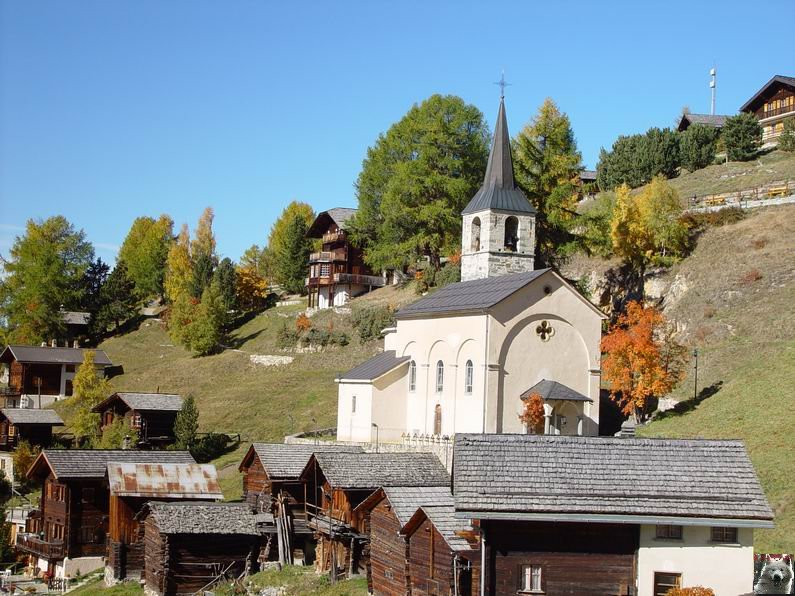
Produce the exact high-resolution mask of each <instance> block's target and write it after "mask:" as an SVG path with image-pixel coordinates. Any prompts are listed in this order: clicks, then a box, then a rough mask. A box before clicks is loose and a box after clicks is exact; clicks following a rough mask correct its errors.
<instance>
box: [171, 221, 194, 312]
mask: <svg viewBox="0 0 795 596" xmlns="http://www.w3.org/2000/svg"><path fill="white" fill-rule="evenodd" d="M192 280H193V263H192V261H191V258H190V232H189V231H188V224H182V229H181V230H180V232H179V236H177V239H176V240H175V241H174V242H173V243H172V244H171V248H170V249H169V251H168V259H167V261H166V283H165V285H166V296H167V297H168V299H169V301H170V302H171V303H172V304H173V303H175V302H176V301H177V299H178V298H179V297H180V295H181V294H183V293H187V292H189V291H190V284H191V281H192Z"/></svg>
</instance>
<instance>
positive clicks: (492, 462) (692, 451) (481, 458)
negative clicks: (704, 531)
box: [453, 434, 773, 520]
mask: <svg viewBox="0 0 795 596" xmlns="http://www.w3.org/2000/svg"><path fill="white" fill-rule="evenodd" d="M453 461H454V464H453V465H454V471H453V478H454V487H453V494H454V495H455V506H456V510H459V511H468V512H483V513H484V515H488V513H490V512H491V513H493V512H502V513H510V514H514V515H517V516H520V515H521V514H522V513H557V514H617V515H635V516H678V517H700V518H733V519H734V518H737V519H754V520H772V518H773V512H772V510H771V509H770V506H769V505H768V502H767V500H766V499H765V494H764V493H763V492H762V488H761V486H760V485H759V480H758V479H757V477H756V473H755V472H754V467H753V465H752V464H751V460H750V459H749V458H748V454H747V453H746V451H745V447H744V446H743V443H742V442H741V441H707V440H675V439H635V438H607V437H561V436H547V435H544V436H537V435H509V434H506V435H474V434H464V435H456V438H455V453H454V460H453Z"/></svg>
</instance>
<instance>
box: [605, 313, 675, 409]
mask: <svg viewBox="0 0 795 596" xmlns="http://www.w3.org/2000/svg"><path fill="white" fill-rule="evenodd" d="M602 352H603V353H604V357H603V358H602V380H603V381H604V382H605V383H606V384H607V387H608V389H609V391H610V398H611V399H612V400H613V401H615V402H616V403H617V404H618V405H619V406H620V407H621V409H622V412H623V413H624V414H626V415H631V416H633V417H634V419H635V422H637V423H641V422H645V421H646V420H647V419H648V417H649V415H650V414H651V400H652V399H653V398H658V397H662V396H664V395H666V394H667V393H669V392H671V391H672V390H673V389H674V388H675V387H676V386H677V385H678V384H679V382H680V381H681V380H682V378H683V377H684V368H685V364H686V358H687V350H686V349H685V348H684V347H683V346H681V345H679V344H678V343H677V342H676V341H675V340H674V339H673V336H672V332H671V329H670V326H669V325H668V323H667V321H666V320H665V317H664V316H663V314H662V313H661V312H660V311H659V310H657V309H656V308H654V307H653V306H644V305H642V304H641V303H639V302H636V301H631V302H629V303H628V304H627V309H626V312H625V313H623V314H621V315H620V316H619V318H618V320H617V321H616V323H615V324H614V325H613V326H612V327H611V329H610V331H609V333H608V334H607V335H606V336H604V337H603V338H602Z"/></svg>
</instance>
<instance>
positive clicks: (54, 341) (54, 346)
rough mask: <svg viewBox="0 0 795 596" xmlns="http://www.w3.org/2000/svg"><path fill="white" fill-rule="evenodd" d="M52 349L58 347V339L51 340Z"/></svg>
mask: <svg viewBox="0 0 795 596" xmlns="http://www.w3.org/2000/svg"><path fill="white" fill-rule="evenodd" d="M50 347H51V348H57V347H58V340H57V339H53V340H50Z"/></svg>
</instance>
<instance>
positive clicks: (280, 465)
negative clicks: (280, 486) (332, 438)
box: [251, 443, 364, 479]
mask: <svg viewBox="0 0 795 596" xmlns="http://www.w3.org/2000/svg"><path fill="white" fill-rule="evenodd" d="M251 446H252V448H253V449H254V452H255V453H256V454H257V457H258V458H259V460H260V462H261V463H262V466H263V467H264V468H265V471H266V472H267V473H268V476H269V477H270V478H279V479H297V478H298V477H299V476H300V475H301V472H303V471H304V468H305V467H306V464H308V463H309V460H310V459H311V458H312V454H313V453H320V452H331V453H338V452H344V453H364V451H363V449H362V448H361V447H359V446H357V445H337V444H334V443H327V444H320V445H288V444H286V443H252V444H251Z"/></svg>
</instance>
